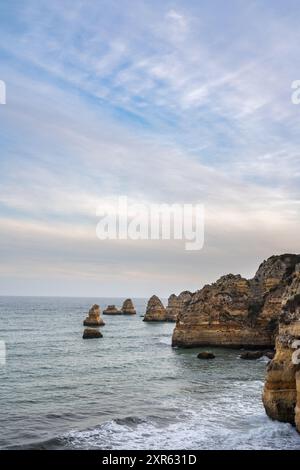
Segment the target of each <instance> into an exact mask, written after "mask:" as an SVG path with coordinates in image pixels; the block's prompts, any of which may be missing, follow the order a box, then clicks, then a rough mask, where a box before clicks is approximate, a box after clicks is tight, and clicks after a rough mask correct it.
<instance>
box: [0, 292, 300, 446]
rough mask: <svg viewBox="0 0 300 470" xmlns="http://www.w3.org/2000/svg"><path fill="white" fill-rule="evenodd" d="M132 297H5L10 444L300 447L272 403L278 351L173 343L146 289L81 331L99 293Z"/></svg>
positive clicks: (1, 308) (1, 331)
mask: <svg viewBox="0 0 300 470" xmlns="http://www.w3.org/2000/svg"><path fill="white" fill-rule="evenodd" d="M123 300H124V299H103V298H45V297H44V298H42V297H41V298H38V297H0V341H2V342H3V341H4V342H5V349H6V355H5V361H2V362H1V363H0V384H1V385H0V422H1V428H0V448H1V449H7V448H12V449H18V448H25V449H28V448H36V449H300V435H299V434H297V433H296V431H295V429H294V428H293V427H292V426H291V425H289V424H284V423H278V422H275V421H271V420H270V419H269V418H268V417H267V416H266V414H265V411H264V408H263V405H262V400H261V395H262V390H263V384H264V376H265V370H266V364H267V359H265V358H264V359H261V360H258V361H244V360H241V359H240V358H239V351H236V350H226V349H214V348H205V349H209V350H210V351H213V352H214V353H215V355H216V358H215V359H214V360H209V361H205V360H199V359H198V358H197V353H198V352H199V351H200V350H201V349H200V348H195V349H176V348H175V349H174V348H172V347H171V335H172V330H173V328H174V324H173V323H147V322H143V318H142V317H141V315H142V314H144V312H145V306H146V300H145V299H133V300H134V303H135V306H136V308H137V311H138V313H137V315H134V316H115V317H113V316H104V320H105V322H106V325H105V326H104V327H102V328H101V331H102V333H103V338H101V339H93V340H83V339H82V332H83V325H82V321H83V319H84V317H85V316H86V314H87V311H88V309H89V307H90V306H91V305H92V304H93V303H98V304H100V306H101V308H102V309H103V308H104V307H105V306H106V305H107V304H116V305H119V306H120V305H121V304H122V301H123ZM2 344H3V343H2Z"/></svg>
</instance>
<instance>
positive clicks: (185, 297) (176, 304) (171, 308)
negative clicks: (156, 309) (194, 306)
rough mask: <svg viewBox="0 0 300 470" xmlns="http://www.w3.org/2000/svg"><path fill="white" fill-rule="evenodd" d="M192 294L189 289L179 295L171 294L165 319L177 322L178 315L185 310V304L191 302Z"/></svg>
mask: <svg viewBox="0 0 300 470" xmlns="http://www.w3.org/2000/svg"><path fill="white" fill-rule="evenodd" d="M192 295H193V294H192V293H191V292H189V291H184V292H181V294H179V295H175V294H172V295H170V297H169V299H168V305H167V308H166V317H165V321H174V322H176V320H177V317H178V315H179V314H180V313H182V312H183V310H184V308H185V305H187V304H188V303H189V301H190V300H191V298H192Z"/></svg>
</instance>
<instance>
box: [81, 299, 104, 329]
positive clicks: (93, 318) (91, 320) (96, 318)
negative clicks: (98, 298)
mask: <svg viewBox="0 0 300 470" xmlns="http://www.w3.org/2000/svg"><path fill="white" fill-rule="evenodd" d="M100 313H101V312H100V307H99V305H97V304H95V305H93V306H92V307H91V308H90V310H89V313H88V316H87V317H86V318H85V320H84V322H83V324H84V326H103V325H105V323H104V321H103V319H102V318H101V315H100Z"/></svg>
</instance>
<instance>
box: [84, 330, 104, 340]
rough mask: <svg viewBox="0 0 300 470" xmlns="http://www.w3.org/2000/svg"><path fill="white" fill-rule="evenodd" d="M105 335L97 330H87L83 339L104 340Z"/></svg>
mask: <svg viewBox="0 0 300 470" xmlns="http://www.w3.org/2000/svg"><path fill="white" fill-rule="evenodd" d="M102 337H103V334H102V333H101V331H99V330H96V329H95V328H85V330H84V332H83V335H82V338H83V339H94V338H102Z"/></svg>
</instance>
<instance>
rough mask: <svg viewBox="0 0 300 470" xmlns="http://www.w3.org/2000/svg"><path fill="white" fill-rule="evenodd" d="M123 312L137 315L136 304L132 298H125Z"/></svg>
mask: <svg viewBox="0 0 300 470" xmlns="http://www.w3.org/2000/svg"><path fill="white" fill-rule="evenodd" d="M121 312H122V313H123V315H135V314H136V310H135V308H134V305H133V302H132V300H131V299H126V300H124V302H123V305H122V308H121Z"/></svg>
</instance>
